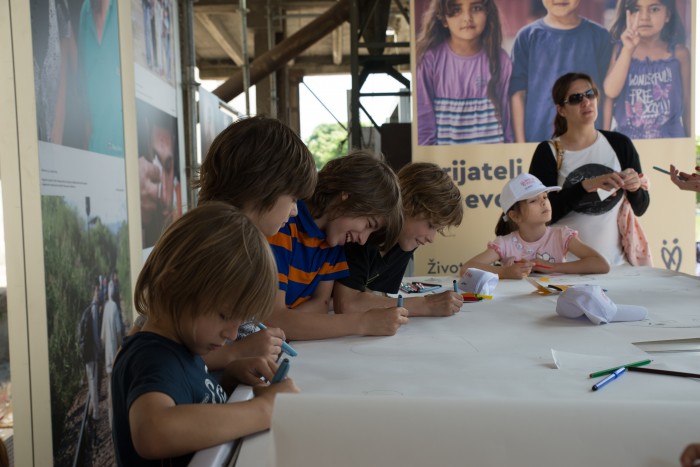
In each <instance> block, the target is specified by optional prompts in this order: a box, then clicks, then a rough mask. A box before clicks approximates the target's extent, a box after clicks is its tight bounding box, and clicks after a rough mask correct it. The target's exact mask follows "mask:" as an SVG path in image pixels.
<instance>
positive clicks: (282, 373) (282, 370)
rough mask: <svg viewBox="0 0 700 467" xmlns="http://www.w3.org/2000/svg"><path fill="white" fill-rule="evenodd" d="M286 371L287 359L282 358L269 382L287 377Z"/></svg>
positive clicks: (276, 381) (287, 367)
mask: <svg viewBox="0 0 700 467" xmlns="http://www.w3.org/2000/svg"><path fill="white" fill-rule="evenodd" d="M287 373H289V359H288V358H285V359H284V360H282V363H280V366H279V367H278V368H277V371H275V376H273V377H272V381H270V383H272V384H276V383H279V382H280V381H282V380H283V379H284V378H286V377H287Z"/></svg>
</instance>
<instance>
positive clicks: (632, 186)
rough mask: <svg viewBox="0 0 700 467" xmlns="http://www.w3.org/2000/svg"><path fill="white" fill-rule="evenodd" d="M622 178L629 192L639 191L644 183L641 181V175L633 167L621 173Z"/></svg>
mask: <svg viewBox="0 0 700 467" xmlns="http://www.w3.org/2000/svg"><path fill="white" fill-rule="evenodd" d="M620 176H621V177H622V179H623V180H624V181H625V186H624V188H625V190H627V191H637V190H639V187H641V186H642V182H641V180H639V174H638V173H637V171H636V170H634V169H633V168H631V167H630V168H627V169H625V170H623V171H622V172H620Z"/></svg>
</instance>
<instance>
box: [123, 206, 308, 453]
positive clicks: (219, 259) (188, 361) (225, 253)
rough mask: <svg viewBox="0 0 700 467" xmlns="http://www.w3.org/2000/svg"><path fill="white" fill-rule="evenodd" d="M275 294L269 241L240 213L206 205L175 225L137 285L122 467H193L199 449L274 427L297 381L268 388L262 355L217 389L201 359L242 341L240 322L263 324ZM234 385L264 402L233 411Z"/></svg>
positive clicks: (228, 374)
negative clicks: (278, 401) (277, 402)
mask: <svg viewBox="0 0 700 467" xmlns="http://www.w3.org/2000/svg"><path fill="white" fill-rule="evenodd" d="M274 291H275V266H274V261H273V258H272V255H271V253H270V250H269V247H268V245H267V243H266V242H265V238H264V237H263V235H262V234H261V233H260V231H259V230H258V229H257V228H256V227H255V226H254V225H253V224H252V223H251V222H250V220H248V218H247V217H246V216H245V215H244V214H243V213H241V212H240V211H239V210H238V209H236V208H235V207H233V206H231V205H230V204H226V203H215V202H211V203H206V204H205V205H203V206H200V207H197V208H195V209H193V210H191V211H189V212H188V213H186V214H185V215H184V216H183V217H181V218H180V219H178V220H177V221H175V222H174V223H173V224H172V225H171V226H170V227H168V229H167V230H166V231H165V232H164V233H163V235H162V236H161V237H160V239H159V240H158V242H157V243H156V245H155V247H154V249H153V251H152V252H151V254H150V255H149V257H148V259H147V260H146V263H145V264H144V267H143V269H142V270H141V273H140V274H139V278H138V280H137V282H136V289H135V294H134V302H135V306H136V309H137V311H138V312H139V313H140V314H144V315H146V316H148V320H147V321H146V323H145V324H144V326H143V329H142V331H141V332H137V333H135V334H134V335H132V336H128V337H127V338H126V339H125V340H124V344H123V346H122V348H121V350H120V351H119V353H118V354H117V356H116V359H115V362H114V367H113V373H112V376H113V377H112V380H111V384H112V405H113V410H114V422H113V427H112V429H113V437H114V446H115V451H116V458H117V463H118V465H125V466H126V465H128V466H145V465H148V466H150V465H153V466H160V465H172V466H181V465H182V466H185V465H187V464H188V463H189V460H190V458H191V457H192V454H193V453H194V452H195V451H198V450H200V449H204V448H207V447H210V446H215V445H217V444H221V443H223V442H226V441H229V440H232V439H235V438H238V437H241V436H245V435H248V434H251V433H255V432H258V431H261V430H264V429H266V428H268V427H269V426H270V420H271V414H272V406H273V403H274V398H275V395H276V394H277V393H279V392H298V389H297V388H296V386H295V385H294V383H293V382H292V381H291V380H290V379H286V380H283V381H282V382H281V383H279V384H274V385H268V384H267V383H265V382H263V380H261V377H263V378H265V379H266V380H268V381H269V380H271V379H272V377H273V375H274V371H275V369H276V365H275V364H274V363H272V362H270V360H268V359H266V358H263V357H256V358H247V359H239V360H235V361H233V362H231V363H230V364H229V365H227V366H226V368H225V369H224V372H223V377H222V378H221V382H220V384H219V383H218V382H217V381H216V379H215V378H213V377H212V376H211V375H210V374H209V373H208V371H207V367H206V365H205V364H204V361H203V360H202V355H206V354H207V353H209V352H211V351H212V350H215V349H218V348H220V347H221V346H223V345H224V342H226V340H227V339H233V338H235V336H236V333H237V331H238V326H239V325H240V323H241V322H243V321H251V320H253V321H258V320H262V319H265V317H267V316H268V315H269V314H270V312H271V311H272V306H273V303H274V293H275V292H274ZM235 383H243V384H249V385H252V386H254V391H255V394H256V396H255V397H254V398H253V399H252V400H250V401H246V402H238V403H232V404H225V403H224V402H226V400H227V396H228V394H229V392H230V391H231V390H232V389H233V386H234V384H235ZM214 404H216V405H214Z"/></svg>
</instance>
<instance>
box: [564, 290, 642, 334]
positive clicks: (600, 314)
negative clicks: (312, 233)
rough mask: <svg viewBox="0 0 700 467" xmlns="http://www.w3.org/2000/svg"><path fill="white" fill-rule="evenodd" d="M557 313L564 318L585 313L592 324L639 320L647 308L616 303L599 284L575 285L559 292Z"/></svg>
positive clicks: (575, 316)
mask: <svg viewBox="0 0 700 467" xmlns="http://www.w3.org/2000/svg"><path fill="white" fill-rule="evenodd" d="M557 313H558V314H559V315H561V316H564V317H566V318H578V317H579V316H583V315H586V317H587V318H588V319H590V320H591V321H592V322H593V324H605V323H610V322H612V321H641V320H643V319H645V318H646V317H647V309H646V308H644V307H643V306H637V305H616V304H615V303H613V301H612V300H610V297H608V296H607V295H605V292H604V291H603V289H602V288H601V287H600V286H599V285H575V286H572V287H568V288H567V289H566V290H564V291H563V292H562V293H560V294H559V298H558V299H557Z"/></svg>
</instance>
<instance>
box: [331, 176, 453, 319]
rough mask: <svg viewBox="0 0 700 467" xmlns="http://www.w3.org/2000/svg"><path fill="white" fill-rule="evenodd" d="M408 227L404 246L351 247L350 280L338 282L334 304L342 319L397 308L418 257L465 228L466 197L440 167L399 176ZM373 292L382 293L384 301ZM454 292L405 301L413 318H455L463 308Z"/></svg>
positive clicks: (347, 251) (348, 252) (401, 243)
mask: <svg viewBox="0 0 700 467" xmlns="http://www.w3.org/2000/svg"><path fill="white" fill-rule="evenodd" d="M399 184H400V186H401V203H402V207H403V216H404V222H403V227H402V228H401V233H400V234H399V237H398V241H397V242H396V243H394V244H389V245H384V246H382V245H381V244H380V243H379V242H378V241H377V239H375V238H373V237H374V236H372V237H370V241H369V242H367V243H366V244H364V245H360V244H356V243H351V244H347V245H345V255H346V256H347V261H348V265H349V267H350V275H349V276H348V277H346V278H344V279H340V280H338V281H336V283H335V285H334V288H333V303H334V309H335V311H336V313H352V312H359V311H364V310H367V309H369V308H374V307H380V306H391V304H392V303H395V301H396V300H395V299H393V298H389V297H387V296H386V294H388V293H397V292H398V291H399V286H400V285H401V280H402V279H403V276H404V273H405V271H406V267H407V266H408V262H409V261H410V260H411V258H412V257H413V252H414V251H416V249H418V248H419V247H420V246H421V245H425V244H426V243H433V241H434V240H435V236H436V235H437V234H438V233H440V234H441V235H444V231H445V230H446V229H448V228H450V227H457V226H459V224H460V223H461V222H462V214H463V207H462V196H461V195H460V193H459V189H458V188H457V186H456V185H455V184H454V182H453V181H452V179H451V178H450V177H449V176H448V175H447V174H446V173H445V172H444V171H443V170H442V169H441V168H440V167H439V166H438V165H436V164H432V163H429V162H416V163H413V164H408V165H406V166H404V167H403V168H402V169H401V170H400V171H399ZM372 292H381V293H382V295H378V294H376V293H372ZM462 303H463V299H462V296H461V295H460V294H458V293H455V292H453V291H446V292H442V293H440V294H430V295H426V296H424V297H411V298H406V299H405V300H404V307H405V308H406V309H407V310H408V314H409V316H451V315H453V314H454V313H456V312H457V311H459V309H460V307H461V306H462Z"/></svg>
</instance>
